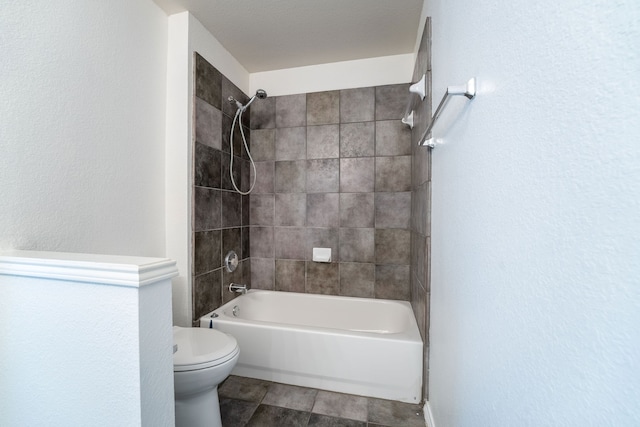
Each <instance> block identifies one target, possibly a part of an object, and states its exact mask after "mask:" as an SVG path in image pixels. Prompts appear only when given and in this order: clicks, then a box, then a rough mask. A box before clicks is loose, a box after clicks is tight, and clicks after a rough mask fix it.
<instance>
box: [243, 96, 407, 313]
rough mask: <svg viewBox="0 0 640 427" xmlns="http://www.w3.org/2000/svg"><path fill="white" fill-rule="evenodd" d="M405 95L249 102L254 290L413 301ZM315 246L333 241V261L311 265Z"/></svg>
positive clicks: (315, 97) (303, 97)
mask: <svg viewBox="0 0 640 427" xmlns="http://www.w3.org/2000/svg"><path fill="white" fill-rule="evenodd" d="M266 89H267V90H268V88H266ZM407 93H408V85H407V84H400V85H390V86H379V87H366V88H359V89H348V90H336V91H327V92H317V93H307V94H298V95H288V96H278V97H270V98H267V99H265V100H261V101H256V102H255V103H253V104H252V107H251V128H252V131H251V138H252V141H251V143H252V145H251V152H252V155H253V158H254V160H255V161H256V162H257V164H256V169H257V171H258V175H257V176H258V178H257V185H256V188H255V190H254V192H253V193H252V194H251V197H250V201H251V203H250V205H251V209H250V224H251V283H252V286H253V288H260V289H275V290H280V291H294V292H307V293H320V294H331V295H348V296H359V297H373V298H390V299H399V300H406V301H409V300H410V296H411V285H410V284H411V279H410V267H409V264H410V259H411V256H410V248H411V244H410V242H411V231H410V213H411V199H412V192H411V190H412V182H411V178H412V174H411V169H412V157H411V155H412V150H411V132H410V130H409V129H408V128H407V127H406V126H404V125H403V124H402V123H401V122H400V119H401V118H402V114H403V112H404V108H405V106H406V99H407ZM313 247H330V248H331V249H332V262H331V263H330V264H323V263H315V262H313V261H311V258H312V248H313Z"/></svg>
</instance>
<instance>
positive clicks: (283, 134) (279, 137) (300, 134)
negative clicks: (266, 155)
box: [275, 127, 307, 160]
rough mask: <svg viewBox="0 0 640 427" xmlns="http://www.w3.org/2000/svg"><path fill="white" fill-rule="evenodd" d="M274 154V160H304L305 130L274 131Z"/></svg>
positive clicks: (285, 129)
mask: <svg viewBox="0 0 640 427" xmlns="http://www.w3.org/2000/svg"><path fill="white" fill-rule="evenodd" d="M275 153H276V160H304V159H305V158H306V157H307V129H306V128H305V127H295V128H282V129H276V152H275Z"/></svg>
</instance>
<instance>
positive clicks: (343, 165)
mask: <svg viewBox="0 0 640 427" xmlns="http://www.w3.org/2000/svg"><path fill="white" fill-rule="evenodd" d="M374 180H375V159H374V158H373V157H359V158H352V159H340V192H343V193H370V192H372V191H373V190H374V182H375V181H374Z"/></svg>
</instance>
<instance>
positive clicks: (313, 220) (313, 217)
mask: <svg viewBox="0 0 640 427" xmlns="http://www.w3.org/2000/svg"><path fill="white" fill-rule="evenodd" d="M339 221H340V195H339V194H338V193H316V194H307V227H335V226H337V224H338V222H339Z"/></svg>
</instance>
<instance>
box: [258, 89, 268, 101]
mask: <svg viewBox="0 0 640 427" xmlns="http://www.w3.org/2000/svg"><path fill="white" fill-rule="evenodd" d="M256 96H257V97H258V98H260V99H265V98H266V97H267V92H266V91H265V90H264V89H258V90H257V91H256Z"/></svg>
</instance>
